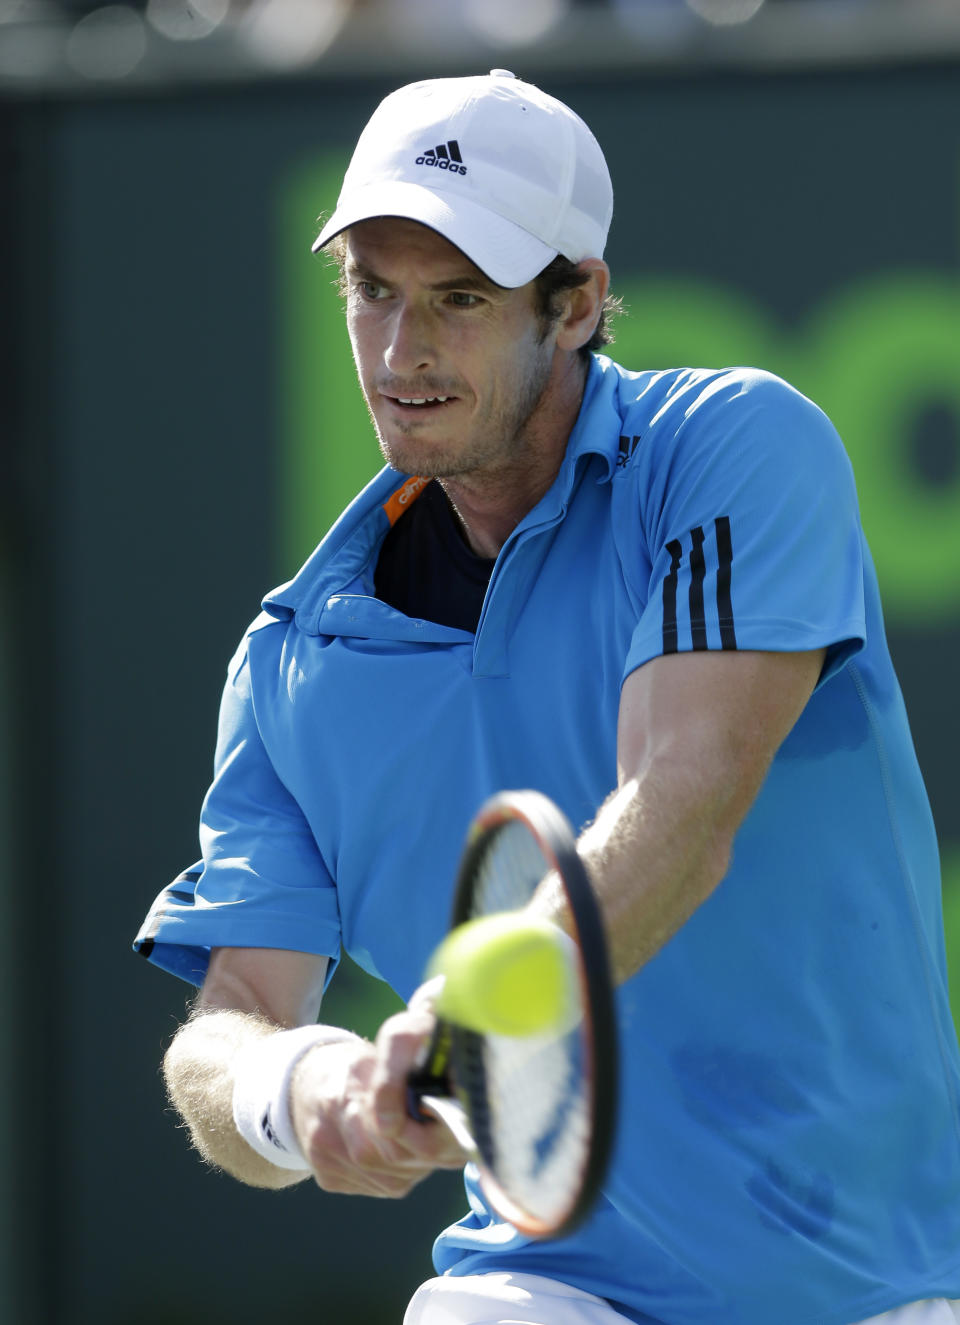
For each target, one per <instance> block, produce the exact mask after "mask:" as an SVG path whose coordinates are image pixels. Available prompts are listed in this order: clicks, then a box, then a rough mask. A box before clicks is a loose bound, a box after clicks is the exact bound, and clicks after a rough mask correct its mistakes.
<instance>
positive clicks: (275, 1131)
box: [233, 1026, 360, 1173]
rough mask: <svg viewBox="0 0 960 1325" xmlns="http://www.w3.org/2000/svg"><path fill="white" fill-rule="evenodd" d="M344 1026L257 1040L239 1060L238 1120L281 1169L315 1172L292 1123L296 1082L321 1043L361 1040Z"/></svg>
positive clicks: (280, 1033)
mask: <svg viewBox="0 0 960 1325" xmlns="http://www.w3.org/2000/svg"><path fill="white" fill-rule="evenodd" d="M359 1039H360V1036H359V1035H354V1033H353V1032H352V1031H347V1030H344V1029H343V1028H342V1027H340V1026H297V1027H295V1028H294V1029H293V1030H290V1031H277V1032H276V1033H275V1034H274V1035H265V1036H264V1037H263V1038H262V1039H259V1040H255V1041H254V1043H253V1044H251V1045H249V1046H248V1048H246V1049H244V1050H243V1051H242V1052H241V1053H240V1054H239V1055H238V1057H237V1061H236V1064H235V1066H234V1075H233V1121H234V1122H235V1123H236V1126H237V1131H238V1132H239V1133H240V1135H241V1136H242V1137H243V1139H244V1141H246V1142H247V1144H248V1145H249V1146H252V1148H253V1149H254V1150H255V1151H256V1152H257V1154H258V1155H262V1156H263V1158H264V1159H266V1160H269V1161H270V1163H271V1164H275V1165H276V1166H277V1168H280V1169H297V1170H299V1171H300V1172H302V1173H306V1172H307V1171H308V1170H309V1169H310V1164H309V1163H308V1161H307V1159H306V1157H305V1156H304V1153H303V1151H302V1150H301V1149H300V1143H299V1141H298V1140H297V1135H296V1132H295V1131H294V1130H293V1122H292V1120H291V1118H290V1079H291V1077H292V1076H293V1069H294V1068H295V1067H296V1065H297V1064H298V1063H299V1062H300V1059H301V1058H302V1057H303V1056H304V1054H305V1053H306V1052H307V1051H308V1050H309V1049H312V1048H313V1047H314V1046H315V1045H318V1044H336V1043H338V1042H339V1041H343V1040H359Z"/></svg>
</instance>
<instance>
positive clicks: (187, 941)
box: [134, 651, 340, 985]
mask: <svg viewBox="0 0 960 1325" xmlns="http://www.w3.org/2000/svg"><path fill="white" fill-rule="evenodd" d="M200 844H201V849H202V852H203V859H202V860H201V861H199V862H197V864H196V865H194V866H192V867H191V868H190V869H188V870H185V871H184V873H183V874H181V875H180V876H179V878H177V879H175V880H174V882H173V883H172V884H170V885H169V887H167V888H165V889H164V890H163V891H162V892H161V893H160V895H159V897H158V898H157V899H156V901H155V902H154V904H153V907H152V908H151V910H150V912H149V913H148V915H147V918H146V920H145V921H144V924H143V926H142V928H141V930H140V933H139V934H138V935H137V938H136V940H135V942H134V947H135V949H136V950H137V951H138V952H140V953H141V955H143V956H145V957H148V958H149V960H150V961H152V962H153V963H154V964H156V965H158V966H161V967H163V968H164V969H165V970H168V971H171V972H173V974H175V975H178V976H180V977H182V978H183V979H185V980H189V981H190V982H191V983H193V984H197V985H199V984H201V983H202V982H203V978H204V975H205V974H206V968H207V963H208V960H209V954H210V949H211V948H212V947H251V948H286V949H290V950H293V951H300V952H312V953H316V954H318V955H320V956H327V957H330V958H332V959H333V960H332V962H331V969H330V972H329V974H332V971H333V967H334V966H335V964H336V960H337V958H338V956H339V950H340V919H339V910H338V906H337V896H336V891H335V888H334V886H333V882H332V880H331V878H330V875H329V873H328V871H327V869H326V867H325V865H324V862H323V859H322V857H321V855H320V853H319V851H318V849H317V845H316V842H315V840H314V837H313V834H312V832H311V831H310V827H309V825H308V823H307V821H306V819H305V817H304V815H303V813H302V811H301V810H300V807H299V806H298V805H297V803H296V801H295V800H294V799H293V797H292V796H291V795H290V793H289V792H288V791H287V789H286V787H285V786H284V785H283V783H282V782H281V780H280V778H279V777H278V776H277V773H276V771H275V769H274V767H273V765H272V763H271V761H270V758H269V755H268V752H267V750H266V749H265V748H264V743H263V740H262V738H261V734H260V730H259V727H258V724H257V719H256V713H255V707H254V704H253V701H252V697H251V687H250V672H249V660H248V657H247V655H246V653H245V652H244V651H241V653H240V654H239V655H238V656H237V658H235V659H234V661H233V663H232V664H231V669H230V674H229V676H228V680H227V684H226V686H225V688H224V692H223V699H222V702H221V706H220V722H219V731H218V738H217V749H216V755H215V759H214V777H213V782H212V784H211V786H210V790H209V791H208V793H207V795H206V798H205V800H204V803H203V809H202V812H201V820H200ZM328 978H329V975H328Z"/></svg>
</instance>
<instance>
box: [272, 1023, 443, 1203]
mask: <svg viewBox="0 0 960 1325" xmlns="http://www.w3.org/2000/svg"><path fill="white" fill-rule="evenodd" d="M433 1025H434V1018H433V1016H432V1014H431V1013H430V1012H429V1010H428V1009H427V1008H424V1007H417V1008H412V1009H407V1010H406V1011H404V1012H400V1013H398V1014H397V1015H396V1016H394V1017H390V1018H389V1020H387V1021H385V1022H384V1023H383V1025H382V1026H381V1027H380V1031H379V1033H378V1035H377V1039H376V1043H375V1044H370V1043H369V1042H367V1041H347V1042H345V1043H337V1044H327V1045H319V1046H317V1048H315V1049H311V1050H310V1051H309V1052H308V1053H307V1054H306V1055H305V1056H304V1057H303V1059H301V1061H300V1063H298V1065H297V1067H296V1069H295V1071H294V1074H293V1082H292V1085H291V1092H290V1116H291V1118H292V1120H293V1125H294V1129H295V1131H296V1134H297V1138H298V1140H299V1142H300V1145H301V1147H302V1149H303V1153H304V1154H305V1155H306V1156H307V1158H308V1159H309V1160H310V1163H311V1165H312V1167H313V1174H314V1178H315V1180H316V1182H317V1183H318V1185H319V1186H320V1187H322V1188H323V1189H324V1191H328V1192H342V1193H347V1194H349V1195H357V1196H393V1197H397V1196H406V1194H407V1193H408V1192H409V1191H410V1190H411V1189H412V1188H413V1187H415V1186H416V1184H417V1183H418V1182H421V1181H422V1180H423V1179H424V1178H426V1177H428V1176H429V1174H430V1173H432V1172H433V1171H434V1169H459V1168H462V1167H463V1165H464V1164H465V1163H466V1161H467V1158H468V1157H467V1156H466V1155H465V1154H464V1152H463V1151H462V1150H461V1149H460V1147H459V1146H458V1145H457V1143H456V1141H454V1139H453V1137H452V1136H451V1134H450V1132H449V1131H448V1130H447V1129H446V1127H444V1126H443V1125H442V1124H441V1123H435V1122H428V1123H420V1122H415V1121H414V1120H413V1119H412V1118H410V1117H409V1116H408V1114H407V1108H406V1088H407V1077H408V1075H409V1074H410V1072H411V1071H412V1070H413V1068H414V1067H415V1066H416V1065H417V1062H418V1061H419V1058H420V1056H421V1054H422V1053H423V1050H424V1046H425V1045H426V1044H427V1042H428V1040H429V1037H430V1033H431V1031H432V1030H433Z"/></svg>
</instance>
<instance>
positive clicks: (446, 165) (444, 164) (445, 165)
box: [417, 156, 467, 175]
mask: <svg viewBox="0 0 960 1325" xmlns="http://www.w3.org/2000/svg"><path fill="white" fill-rule="evenodd" d="M417 165H418V166H436V167H437V168H438V169H440V170H449V171H450V173H451V175H465V174H466V173H467V168H466V166H458V165H457V163H456V161H444V160H442V159H438V158H437V157H435V156H418V157H417Z"/></svg>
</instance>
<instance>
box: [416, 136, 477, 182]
mask: <svg viewBox="0 0 960 1325" xmlns="http://www.w3.org/2000/svg"><path fill="white" fill-rule="evenodd" d="M417 165H418V166H436V167H437V169H438V170H447V171H449V172H450V174H451V175H465V174H466V173H467V168H466V166H465V165H464V164H463V157H462V156H461V155H460V145H459V143H458V142H457V140H456V139H455V138H451V139H450V141H449V142H448V143H439V144H438V145H437V146H436V147H428V148H427V150H426V151H425V152H424V154H423V156H418V157H417Z"/></svg>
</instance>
